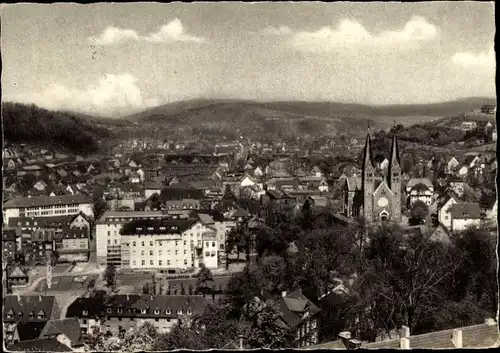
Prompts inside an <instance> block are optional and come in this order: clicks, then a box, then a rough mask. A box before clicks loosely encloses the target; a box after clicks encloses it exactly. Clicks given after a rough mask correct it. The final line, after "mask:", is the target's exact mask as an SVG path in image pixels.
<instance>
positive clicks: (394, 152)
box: [390, 133, 400, 169]
mask: <svg viewBox="0 0 500 353" xmlns="http://www.w3.org/2000/svg"><path fill="white" fill-rule="evenodd" d="M390 165H391V167H394V166H400V160H399V149H398V140H397V138H396V133H394V135H393V136H392V146H391V160H390ZM391 169H392V168H391Z"/></svg>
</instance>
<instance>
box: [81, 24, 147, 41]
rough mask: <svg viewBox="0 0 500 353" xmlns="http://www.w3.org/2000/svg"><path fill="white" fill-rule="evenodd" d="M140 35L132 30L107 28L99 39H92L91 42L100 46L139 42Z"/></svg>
mask: <svg viewBox="0 0 500 353" xmlns="http://www.w3.org/2000/svg"><path fill="white" fill-rule="evenodd" d="M138 39H139V35H138V34H137V32H136V31H134V30H132V29H122V28H117V27H111V26H109V27H107V28H106V29H105V30H104V32H102V33H101V35H100V36H99V37H91V38H89V40H90V41H91V42H94V43H95V44H98V45H110V44H115V43H124V42H128V41H132V40H138Z"/></svg>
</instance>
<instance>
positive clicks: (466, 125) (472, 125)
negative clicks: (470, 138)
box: [461, 121, 477, 131]
mask: <svg viewBox="0 0 500 353" xmlns="http://www.w3.org/2000/svg"><path fill="white" fill-rule="evenodd" d="M461 129H462V130H463V131H471V130H475V129H477V124H476V122H475V121H464V122H463V123H462V126H461Z"/></svg>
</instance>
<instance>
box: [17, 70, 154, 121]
mask: <svg viewBox="0 0 500 353" xmlns="http://www.w3.org/2000/svg"><path fill="white" fill-rule="evenodd" d="M12 100H15V101H18V102H24V103H35V104H36V105H39V106H41V107H44V108H47V109H58V110H75V111H80V112H85V113H89V114H96V115H106V114H118V113H123V112H127V111H136V110H139V109H142V108H147V107H151V106H155V105H158V103H159V102H158V100H157V99H154V98H150V99H144V98H143V96H142V94H141V90H140V88H139V86H138V85H137V80H136V78H135V77H134V76H132V75H130V74H118V75H114V74H108V75H104V76H102V77H101V78H100V79H99V81H98V82H97V83H96V84H92V85H89V86H88V87H87V88H86V89H79V88H73V87H67V86H65V85H62V84H58V83H56V84H52V85H50V86H49V87H48V88H47V89H46V90H44V91H43V92H40V93H35V94H31V95H23V96H20V97H13V99H12Z"/></svg>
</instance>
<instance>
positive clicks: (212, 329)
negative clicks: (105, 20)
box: [2, 21, 500, 352]
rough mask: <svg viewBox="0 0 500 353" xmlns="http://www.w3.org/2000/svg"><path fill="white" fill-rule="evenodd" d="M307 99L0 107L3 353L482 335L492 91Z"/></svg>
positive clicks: (494, 307) (493, 215)
mask: <svg viewBox="0 0 500 353" xmlns="http://www.w3.org/2000/svg"><path fill="white" fill-rule="evenodd" d="M174 22H175V21H174ZM174 22H172V23H174ZM169 26H170V25H169ZM275 30H276V29H275ZM123 31H125V30H123ZM182 31H183V27H182V26H181V27H180V32H179V33H180V34H179V36H180V37H179V38H184V39H183V40H184V43H183V44H185V43H198V42H199V43H202V42H203V41H202V40H201V39H199V38H197V37H190V36H189V35H187V34H186V33H183V32H182ZM124 33H125V32H124ZM127 33H128V32H127ZM159 33H160V34H161V31H160V32H159ZM164 33H167V32H165V31H164ZM286 33H288V32H286ZM167 34H168V33H167ZM127 35H128V34H127ZM162 35H166V34H162ZM123 36H124V37H120V38H121V39H120V40H122V41H124V40H135V41H144V42H145V43H146V44H151V43H156V42H161V40H160V39H161V38H162V37H159V35H156V34H154V33H152V34H150V35H149V37H143V36H138V35H136V36H130V35H129V37H126V36H125V35H123ZM155 36H156V37H155ZM181 36H184V37H181ZM102 38H104V39H102ZM102 38H99V40H101V41H103V43H107V42H106V41H105V40H107V41H111V39H113V38H115V37H112V36H111V37H109V36H108V37H106V36H103V37H102ZM110 38H111V39H110ZM117 38H118V37H117ZM123 38H125V39H123ZM127 38H128V39H127ZM130 38H132V39H130ZM158 38H160V39H158ZM94 42H96V41H95V40H94ZM96 55H97V54H96ZM106 104H108V102H107V103H106ZM325 104H326V103H325ZM325 104H323V103H321V104H320V103H310V105H307V104H306V103H304V102H302V103H301V102H292V103H287V104H285V103H280V102H277V103H260V102H253V101H252V102H250V101H243V100H236V99H235V100H193V101H181V102H180V103H178V102H177V103H172V104H167V105H165V106H163V107H159V106H158V107H156V106H155V107H152V108H145V109H143V110H141V111H138V112H134V113H131V114H128V115H123V116H120V117H119V118H111V117H110V118H105V117H103V118H99V117H97V114H95V116H89V115H85V114H83V113H79V112H71V111H69V110H63V109H51V108H50V107H49V108H47V109H46V108H42V105H39V104H36V105H35V104H25V103H22V102H16V101H15V100H12V101H9V102H2V111H3V112H2V115H3V128H4V144H3V171H2V173H3V192H2V194H3V200H2V218H3V225H2V272H3V276H2V288H3V307H4V313H3V330H4V331H3V333H4V335H3V336H4V347H5V349H6V350H7V351H14V352H15V351H22V352H31V351H38V352H40V351H51V352H70V351H75V352H90V351H115V352H116V351H127V352H129V351H130V352H132V351H165V350H175V349H190V350H206V349H230V350H246V349H259V348H268V349H282V348H301V349H358V348H366V349H376V348H388V349H389V348H390V349H410V348H412V349H413V348H415V349H435V348H491V347H495V346H498V343H499V342H500V340H499V338H500V336H499V330H498V317H497V312H498V278H497V277H498V276H497V250H496V248H497V238H498V233H497V232H498V228H497V214H498V210H497V208H498V204H497V203H498V202H497V191H496V190H497V188H496V175H497V159H496V143H497V126H496V109H497V107H496V102H495V99H490V98H484V99H482V98H481V99H479V98H477V99H476V98H471V99H469V100H467V99H464V100H463V101H460V100H457V101H449V102H446V103H442V104H441V103H439V104H437V103H436V104H420V105H412V106H408V107H404V106H396V105H395V106H387V107H386V108H384V107H380V106H375V105H374V106H373V107H371V106H369V105H366V106H364V105H358V106H356V105H352V106H349V108H345V107H344V106H343V105H342V104H337V103H328V104H330V105H325ZM440 104H441V105H440ZM443 107H444V108H443ZM347 109H351V110H353V111H354V113H349V114H348V113H346V111H347ZM384 109H385V110H384ZM371 110H372V111H373V113H371V114H370V113H369V112H370V111H371ZM75 111H76V110H75ZM335 111H338V112H337V113H335ZM364 111H368V114H365V113H364ZM415 111H418V112H417V113H415ZM420 112H422V113H420ZM417 115H418V116H417Z"/></svg>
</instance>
